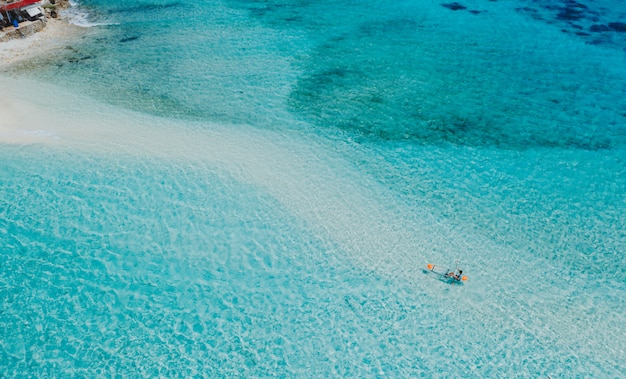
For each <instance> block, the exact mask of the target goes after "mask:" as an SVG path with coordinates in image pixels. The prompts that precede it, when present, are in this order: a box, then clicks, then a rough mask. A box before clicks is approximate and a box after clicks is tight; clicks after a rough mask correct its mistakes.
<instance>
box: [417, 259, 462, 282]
mask: <svg viewBox="0 0 626 379" xmlns="http://www.w3.org/2000/svg"><path fill="white" fill-rule="evenodd" d="M426 268H428V271H430V272H432V273H435V274H437V275H439V279H440V280H442V281H445V282H448V283H452V284H454V283H459V284H463V282H465V281H467V276H465V275H463V276H461V277H460V278H459V277H458V276H456V275H455V270H450V269H446V270H443V269H440V268H439V267H437V266H435V265H434V264H432V263H429V264H427V265H426Z"/></svg>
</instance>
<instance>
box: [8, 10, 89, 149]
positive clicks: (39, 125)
mask: <svg viewBox="0 0 626 379" xmlns="http://www.w3.org/2000/svg"><path fill="white" fill-rule="evenodd" d="M88 29H89V28H84V27H80V26H77V25H74V24H71V23H69V22H68V21H67V20H65V19H62V18H61V19H54V18H51V17H48V19H47V21H46V26H45V28H44V29H43V30H41V31H39V32H37V33H34V34H31V35H29V36H27V37H24V38H19V39H12V40H9V41H4V42H0V83H2V84H3V88H4V90H3V91H0V143H34V142H41V141H44V140H47V141H50V140H51V138H50V137H51V134H50V133H49V132H46V131H44V130H42V129H48V128H49V127H53V125H52V124H55V122H53V121H52V120H51V119H50V118H49V115H50V114H49V112H48V111H47V110H46V109H45V108H46V107H45V106H43V105H42V104H39V103H37V100H36V99H38V98H40V97H41V96H42V95H43V93H42V92H43V88H45V87H46V86H41V87H39V88H38V87H36V86H34V85H32V83H30V82H31V80H29V79H26V78H16V77H13V76H12V75H11V74H10V72H11V68H12V67H14V66H16V65H20V64H23V63H26V62H28V61H29V60H33V59H37V58H39V57H43V56H46V55H50V54H55V52H58V51H63V50H65V49H66V48H67V46H70V45H71V44H72V43H74V42H76V41H77V40H78V39H79V38H82V37H83V36H84V35H85V34H86V33H87V31H88ZM29 83H30V84H29Z"/></svg>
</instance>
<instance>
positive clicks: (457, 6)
mask: <svg viewBox="0 0 626 379" xmlns="http://www.w3.org/2000/svg"><path fill="white" fill-rule="evenodd" d="M441 6H442V7H444V8H448V9H451V10H453V11H458V10H463V9H467V7H466V6H465V5H463V4H459V3H457V2H454V3H444V4H441Z"/></svg>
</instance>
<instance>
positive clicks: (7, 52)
mask: <svg viewBox="0 0 626 379" xmlns="http://www.w3.org/2000/svg"><path fill="white" fill-rule="evenodd" d="M85 32H86V28H83V27H80V26H76V25H74V24H71V23H69V22H67V21H65V20H63V19H54V18H48V20H47V22H46V27H45V28H44V29H43V30H42V31H40V32H37V33H34V34H32V35H30V36H28V37H25V38H20V39H13V40H10V41H6V42H0V74H1V73H2V71H4V70H6V68H8V67H9V66H11V65H13V64H15V63H18V62H23V61H27V60H29V59H32V58H34V57H36V56H40V55H42V54H48V53H51V52H54V51H55V50H59V49H63V48H65V47H66V46H68V44H69V43H71V42H72V41H74V40H76V39H77V38H80V37H81V36H82V35H83V34H84V33H85Z"/></svg>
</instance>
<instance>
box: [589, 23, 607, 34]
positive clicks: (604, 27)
mask: <svg viewBox="0 0 626 379" xmlns="http://www.w3.org/2000/svg"><path fill="white" fill-rule="evenodd" d="M610 30H611V28H609V27H608V26H607V25H604V24H593V25H591V26H590V27H589V31H590V32H594V33H600V32H608V31H610Z"/></svg>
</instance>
